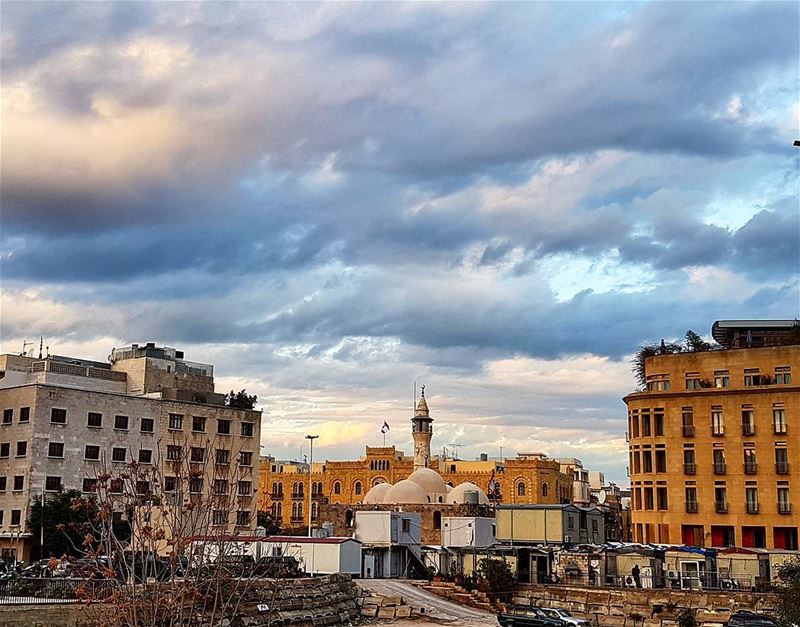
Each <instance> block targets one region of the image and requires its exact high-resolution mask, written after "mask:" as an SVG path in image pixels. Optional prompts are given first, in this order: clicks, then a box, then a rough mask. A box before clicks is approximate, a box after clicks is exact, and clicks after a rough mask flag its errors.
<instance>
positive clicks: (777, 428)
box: [772, 425, 789, 435]
mask: <svg viewBox="0 0 800 627" xmlns="http://www.w3.org/2000/svg"><path fill="white" fill-rule="evenodd" d="M772 432H773V433H774V434H775V435H786V434H787V433H788V432H789V431H788V430H787V429H786V425H774V426H773V429H772Z"/></svg>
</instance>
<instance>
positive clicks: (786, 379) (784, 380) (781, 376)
mask: <svg viewBox="0 0 800 627" xmlns="http://www.w3.org/2000/svg"><path fill="white" fill-rule="evenodd" d="M775 383H776V385H791V384H792V373H791V369H790V368H789V367H788V366H781V367H779V368H775ZM19 420H20V422H22V416H20V419H19Z"/></svg>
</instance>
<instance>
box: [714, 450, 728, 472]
mask: <svg viewBox="0 0 800 627" xmlns="http://www.w3.org/2000/svg"><path fill="white" fill-rule="evenodd" d="M713 458H714V474H715V475H724V474H725V472H726V471H727V469H726V467H725V451H724V449H721V448H716V449H714V451H713Z"/></svg>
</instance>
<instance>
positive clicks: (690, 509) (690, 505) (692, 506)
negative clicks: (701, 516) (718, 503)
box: [686, 501, 697, 514]
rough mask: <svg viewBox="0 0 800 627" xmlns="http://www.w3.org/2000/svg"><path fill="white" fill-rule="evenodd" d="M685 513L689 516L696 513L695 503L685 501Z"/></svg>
mask: <svg viewBox="0 0 800 627" xmlns="http://www.w3.org/2000/svg"><path fill="white" fill-rule="evenodd" d="M686 512H687V513H689V514H696V513H697V501H686Z"/></svg>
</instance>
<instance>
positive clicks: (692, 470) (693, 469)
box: [683, 464, 697, 475]
mask: <svg viewBox="0 0 800 627" xmlns="http://www.w3.org/2000/svg"><path fill="white" fill-rule="evenodd" d="M683 474H685V475H694V474H697V464H684V465H683Z"/></svg>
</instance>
